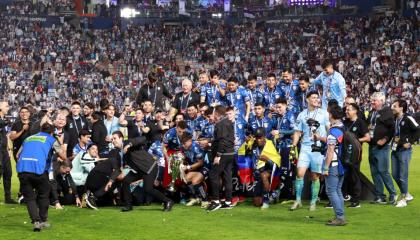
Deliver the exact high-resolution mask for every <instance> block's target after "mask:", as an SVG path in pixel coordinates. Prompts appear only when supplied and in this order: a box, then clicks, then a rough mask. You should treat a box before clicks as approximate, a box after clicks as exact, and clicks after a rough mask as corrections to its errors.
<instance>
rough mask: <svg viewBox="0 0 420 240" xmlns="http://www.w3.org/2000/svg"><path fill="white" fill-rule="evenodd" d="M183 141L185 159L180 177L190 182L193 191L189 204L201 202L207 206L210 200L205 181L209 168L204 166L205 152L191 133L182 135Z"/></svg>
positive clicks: (187, 182) (182, 149)
mask: <svg viewBox="0 0 420 240" xmlns="http://www.w3.org/2000/svg"><path fill="white" fill-rule="evenodd" d="M181 143H182V147H181V151H182V153H183V154H184V156H185V159H184V161H183V163H181V166H180V170H181V172H180V177H181V179H182V180H183V181H184V182H185V183H186V184H188V187H189V189H190V191H191V193H192V198H191V199H190V201H189V202H188V203H187V206H188V207H190V206H194V205H195V204H198V203H200V202H201V203H202V206H206V205H208V202H207V194H206V192H205V191H204V186H203V182H204V180H205V178H206V176H207V175H208V168H207V167H205V166H204V165H205V164H204V152H203V150H202V149H201V148H200V145H199V144H198V143H197V142H196V141H193V139H192V135H191V134H189V133H185V134H184V135H182V137H181Z"/></svg>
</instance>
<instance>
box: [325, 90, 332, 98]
mask: <svg viewBox="0 0 420 240" xmlns="http://www.w3.org/2000/svg"><path fill="white" fill-rule="evenodd" d="M326 95H327V99H328V100H330V99H331V90H328V91H327V94H326Z"/></svg>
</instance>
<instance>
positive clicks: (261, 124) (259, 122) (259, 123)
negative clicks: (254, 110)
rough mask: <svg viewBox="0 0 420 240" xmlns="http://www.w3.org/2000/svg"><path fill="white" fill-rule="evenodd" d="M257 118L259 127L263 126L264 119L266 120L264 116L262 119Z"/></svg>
mask: <svg viewBox="0 0 420 240" xmlns="http://www.w3.org/2000/svg"><path fill="white" fill-rule="evenodd" d="M256 120H257V127H263V120H264V118H263V119H261V120H258V118H257V119H256Z"/></svg>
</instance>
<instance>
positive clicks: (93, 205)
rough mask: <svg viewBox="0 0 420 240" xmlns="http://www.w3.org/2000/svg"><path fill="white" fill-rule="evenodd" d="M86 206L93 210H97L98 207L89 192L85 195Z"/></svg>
mask: <svg viewBox="0 0 420 240" xmlns="http://www.w3.org/2000/svg"><path fill="white" fill-rule="evenodd" d="M86 205H87V206H88V207H89V208H92V209H94V210H98V205H96V199H95V196H93V194H92V193H91V192H89V193H86Z"/></svg>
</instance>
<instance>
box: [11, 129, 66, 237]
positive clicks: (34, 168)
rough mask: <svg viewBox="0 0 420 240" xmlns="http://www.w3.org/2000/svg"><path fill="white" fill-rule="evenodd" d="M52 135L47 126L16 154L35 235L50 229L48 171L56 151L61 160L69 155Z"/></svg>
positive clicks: (19, 174) (18, 170)
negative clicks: (62, 150)
mask: <svg viewBox="0 0 420 240" xmlns="http://www.w3.org/2000/svg"><path fill="white" fill-rule="evenodd" d="M53 134H54V126H53V125H51V124H49V123H44V124H43V125H42V126H41V132H40V133H37V134H35V135H32V136H30V137H28V138H26V139H25V141H24V142H23V145H22V147H21V149H20V150H19V152H18V154H17V155H18V162H17V165H16V169H17V172H18V177H19V180H20V189H21V191H22V194H23V196H24V198H25V200H26V202H27V208H28V212H29V216H30V218H31V220H32V223H33V227H34V228H33V230H34V231H35V232H39V231H41V229H43V228H47V227H50V224H49V223H48V222H47V218H48V206H49V203H50V202H49V194H50V185H49V182H48V170H49V169H50V166H51V157H52V155H53V153H54V152H56V153H57V154H58V157H59V158H60V159H62V160H65V159H66V155H65V154H64V153H63V152H61V148H60V144H59V143H58V141H57V140H56V138H54V137H53ZM34 189H35V190H36V194H35V192H34Z"/></svg>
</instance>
